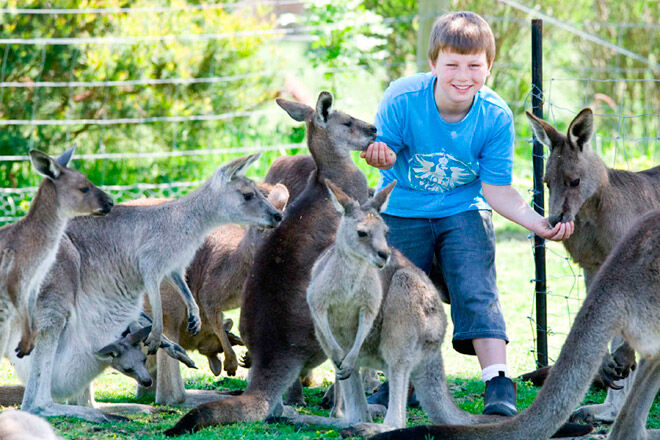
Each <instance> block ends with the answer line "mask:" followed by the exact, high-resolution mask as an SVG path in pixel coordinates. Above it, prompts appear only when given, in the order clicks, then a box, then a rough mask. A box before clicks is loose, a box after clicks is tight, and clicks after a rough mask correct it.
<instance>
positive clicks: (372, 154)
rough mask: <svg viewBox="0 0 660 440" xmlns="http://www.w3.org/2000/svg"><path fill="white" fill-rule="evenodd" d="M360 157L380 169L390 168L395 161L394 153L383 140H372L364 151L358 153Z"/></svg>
mask: <svg viewBox="0 0 660 440" xmlns="http://www.w3.org/2000/svg"><path fill="white" fill-rule="evenodd" d="M360 157H361V158H363V159H364V160H365V161H366V162H367V163H368V164H369V165H371V166H372V167H375V168H378V169H381V170H386V169H388V168H392V165H394V162H396V154H395V153H394V151H392V149H391V148H390V147H388V146H387V144H385V142H374V143H373V144H371V145H369V147H367V149H366V151H363V152H361V153H360Z"/></svg>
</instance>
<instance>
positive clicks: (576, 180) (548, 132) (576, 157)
mask: <svg viewBox="0 0 660 440" xmlns="http://www.w3.org/2000/svg"><path fill="white" fill-rule="evenodd" d="M527 117H528V118H529V123H530V125H531V127H532V131H533V132H534V135H535V136H536V138H537V139H538V140H539V142H541V143H542V144H544V145H547V146H548V147H549V148H550V156H549V157H548V162H547V165H546V168H545V175H544V177H543V181H544V182H545V184H546V185H547V186H548V191H549V193H550V209H549V211H550V216H549V220H550V223H551V224H552V225H553V226H554V225H555V224H556V223H559V222H569V221H572V220H575V216H576V215H577V213H578V211H579V210H580V208H581V207H582V205H583V204H584V202H586V201H587V200H588V199H589V198H590V197H591V196H593V195H594V193H595V192H596V191H597V190H598V185H599V176H598V172H599V171H598V169H595V162H594V161H595V160H597V158H596V157H595V153H594V151H593V150H592V149H591V146H590V143H589V142H590V140H591V136H592V134H593V112H592V111H591V109H590V108H585V109H583V110H582V111H581V112H580V113H578V115H577V116H576V117H575V118H574V119H573V121H572V122H571V124H570V125H569V126H568V131H567V133H566V134H563V133H560V132H558V131H557V130H556V129H555V128H554V127H553V126H552V125H550V124H548V123H547V122H545V121H544V120H542V119H539V118H537V117H536V116H534V115H532V114H531V113H529V112H527Z"/></svg>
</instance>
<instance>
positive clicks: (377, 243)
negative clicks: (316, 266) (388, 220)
mask: <svg viewBox="0 0 660 440" xmlns="http://www.w3.org/2000/svg"><path fill="white" fill-rule="evenodd" d="M325 183H326V186H327V187H328V190H329V192H330V199H331V200H332V204H333V205H334V207H335V209H336V210H337V211H338V212H339V213H340V214H341V215H342V217H341V222H340V223H339V227H338V228H337V236H336V239H335V243H336V245H337V247H338V248H339V249H341V251H342V252H344V253H346V254H348V255H352V256H354V257H357V258H360V259H363V260H366V261H368V262H369V263H370V264H372V265H373V266H375V267H377V268H379V269H380V268H383V267H385V265H386V264H387V262H388V261H389V258H390V254H391V250H390V246H389V245H388V244H387V237H386V236H387V231H388V230H389V228H388V227H387V225H386V224H385V221H384V220H383V218H382V217H381V216H380V213H381V212H383V211H384V210H385V208H386V207H387V202H388V200H389V198H390V193H391V192H392V189H393V188H394V185H396V180H395V181H393V182H392V183H390V184H389V185H387V186H386V187H385V188H383V189H382V190H381V191H379V192H378V193H376V195H374V196H373V197H372V198H371V199H369V200H368V201H367V202H366V203H365V204H364V205H362V206H360V204H359V203H358V202H357V200H354V199H352V198H351V197H350V196H348V195H347V194H346V193H345V192H344V191H342V190H341V188H339V187H338V186H337V185H335V184H334V183H333V182H332V181H331V180H329V179H326V181H325Z"/></svg>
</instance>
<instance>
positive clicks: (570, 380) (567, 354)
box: [374, 279, 626, 440]
mask: <svg viewBox="0 0 660 440" xmlns="http://www.w3.org/2000/svg"><path fill="white" fill-rule="evenodd" d="M616 288H617V287H616V286H613V285H608V284H606V283H599V282H597V279H596V280H594V284H593V285H592V289H591V292H590V293H589V296H588V297H587V299H586V300H585V302H584V305H583V307H582V308H581V310H580V312H579V313H578V316H577V317H576V319H575V323H574V324H573V328H572V329H571V332H570V333H569V335H568V338H567V339H566V343H565V344H564V347H563V348H562V350H561V353H560V355H559V358H558V360H557V363H556V364H555V366H554V367H553V368H552V371H551V373H550V376H549V377H548V379H547V380H546V383H545V385H544V386H543V388H542V389H541V391H540V392H539V394H538V396H537V398H536V400H535V401H534V403H533V404H532V405H531V406H530V407H529V408H527V409H526V410H525V411H523V412H522V413H520V414H519V415H518V416H516V417H514V418H512V419H509V420H506V421H504V422H502V423H488V424H481V425H473V426H459V425H454V426H446V425H445V426H433V427H417V428H411V430H412V431H409V430H400V432H399V431H393V432H391V433H384V434H382V436H381V435H379V436H377V437H374V439H378V440H382V439H396V438H401V439H403V438H406V439H415V438H420V439H423V438H425V436H426V435H431V436H432V437H435V438H438V439H443V440H541V439H548V438H550V436H552V435H553V433H555V431H556V430H557V428H559V427H560V426H561V425H562V423H563V422H564V421H566V419H567V418H568V416H569V415H570V412H571V411H572V410H573V408H574V407H575V406H576V405H577V404H578V403H579V402H580V399H581V398H582V396H584V393H585V392H586V391H587V388H588V387H589V384H590V383H591V379H592V378H593V376H594V374H595V373H596V371H597V369H598V367H599V365H600V363H601V360H602V357H603V355H604V354H605V352H606V350H607V343H608V342H609V341H610V339H611V338H612V337H613V336H614V334H616V333H617V332H619V331H621V329H622V327H623V323H624V322H625V321H624V320H625V318H626V316H625V311H626V307H624V305H623V304H622V298H621V295H620V294H618V292H614V291H612V290H613V289H616ZM418 390H419V388H418ZM418 392H419V391H418ZM420 398H421V396H420ZM443 402H444V401H443ZM422 404H424V401H423V400H422ZM452 412H454V411H452ZM441 415H442V414H441ZM450 416H451V417H454V415H453V414H451V413H448V412H445V414H444V415H443V417H444V418H448V417H450ZM434 419H435V417H434ZM443 423H448V422H447V421H445V422H443ZM459 423H464V422H459ZM565 428H566V429H569V428H570V427H567V426H565ZM586 429H589V428H586ZM413 433H415V434H416V435H415V436H413V435H412V434H413ZM409 434H411V435H409ZM388 435H389V436H388ZM399 435H401V437H397V436H399Z"/></svg>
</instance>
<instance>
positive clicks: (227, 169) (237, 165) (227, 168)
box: [218, 153, 261, 180]
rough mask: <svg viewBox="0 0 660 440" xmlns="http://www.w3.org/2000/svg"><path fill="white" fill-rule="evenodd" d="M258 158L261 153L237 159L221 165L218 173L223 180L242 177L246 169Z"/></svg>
mask: <svg viewBox="0 0 660 440" xmlns="http://www.w3.org/2000/svg"><path fill="white" fill-rule="evenodd" d="M260 156H261V153H255V154H251V155H249V156H243V157H239V158H238V159H234V160H232V161H231V162H229V163H227V164H225V165H223V166H222V167H220V169H219V170H218V171H219V172H220V174H221V175H222V176H223V178H225V179H227V180H232V179H234V178H235V177H236V176H243V175H244V174H245V171H247V169H248V167H249V166H250V165H252V164H253V163H254V162H255V161H256V160H257V159H259V157H260Z"/></svg>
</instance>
